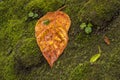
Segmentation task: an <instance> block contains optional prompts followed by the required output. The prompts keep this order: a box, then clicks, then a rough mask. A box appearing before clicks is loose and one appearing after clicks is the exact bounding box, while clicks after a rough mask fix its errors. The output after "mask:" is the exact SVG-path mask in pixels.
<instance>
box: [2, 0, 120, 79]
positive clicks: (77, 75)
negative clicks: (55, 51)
mask: <svg viewBox="0 0 120 80" xmlns="http://www.w3.org/2000/svg"><path fill="white" fill-rule="evenodd" d="M64 5H66V8H65V9H63V12H65V13H67V14H68V15H69V16H70V18H71V21H72V24H71V27H70V30H69V42H68V45H67V47H66V49H65V50H64V52H63V54H62V55H61V56H60V57H59V59H58V60H57V61H56V62H55V64H54V66H53V68H52V69H51V68H50V66H49V65H48V63H47V61H46V60H45V58H44V57H43V56H42V53H41V51H40V49H39V47H38V46H37V43H36V39H35V30H34V28H35V24H36V22H37V20H38V19H39V18H40V17H42V16H43V15H45V14H46V13H47V12H50V11H56V10H57V9H59V8H60V7H62V6H64ZM30 12H33V13H35V14H38V16H37V17H34V18H33V17H30V16H29V13H30ZM81 23H91V24H92V25H93V27H92V33H90V34H86V33H85V32H84V31H83V30H81V29H80V24H81ZM104 36H107V37H108V38H109V40H110V45H108V44H106V43H105V41H104ZM98 46H100V48H101V51H102V52H101V56H100V58H99V59H98V60H97V61H96V62H94V63H93V64H91V63H90V59H91V57H92V56H93V55H95V54H97V53H98ZM0 80H120V0H111V1H108V0H23V1H21V0H0Z"/></svg>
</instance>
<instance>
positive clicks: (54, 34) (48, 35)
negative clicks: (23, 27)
mask: <svg viewBox="0 0 120 80" xmlns="http://www.w3.org/2000/svg"><path fill="white" fill-rule="evenodd" d="M70 24H71V20H70V18H69V16H68V15H67V14H65V13H64V12H62V11H58V10H57V11H55V12H48V13H47V14H46V15H44V16H43V17H42V18H40V19H39V20H38V22H37V24H36V26H35V36H36V39H37V44H38V46H39V47H40V50H41V52H42V54H43V56H44V57H45V59H46V60H47V62H48V63H49V65H50V66H51V67H52V66H53V63H54V62H55V61H56V60H57V59H58V57H59V56H60V55H61V54H62V52H63V50H64V49H65V48H66V46H67V43H68V30H69V28H70Z"/></svg>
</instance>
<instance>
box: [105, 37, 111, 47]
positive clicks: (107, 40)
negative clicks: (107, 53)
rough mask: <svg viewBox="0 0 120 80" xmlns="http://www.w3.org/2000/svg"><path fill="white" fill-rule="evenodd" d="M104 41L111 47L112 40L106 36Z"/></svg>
mask: <svg viewBox="0 0 120 80" xmlns="http://www.w3.org/2000/svg"><path fill="white" fill-rule="evenodd" d="M104 41H105V43H106V44H107V45H110V40H109V38H108V37H107V36H104Z"/></svg>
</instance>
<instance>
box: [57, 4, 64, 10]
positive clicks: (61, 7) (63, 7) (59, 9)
mask: <svg viewBox="0 0 120 80" xmlns="http://www.w3.org/2000/svg"><path fill="white" fill-rule="evenodd" d="M65 7H66V5H64V6H62V7H61V8H59V9H58V10H57V11H61V10H62V9H64V8H65Z"/></svg>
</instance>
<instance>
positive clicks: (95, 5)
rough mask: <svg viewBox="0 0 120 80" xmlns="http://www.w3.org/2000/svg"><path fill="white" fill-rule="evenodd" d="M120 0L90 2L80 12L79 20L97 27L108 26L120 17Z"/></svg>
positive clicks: (93, 0)
mask: <svg viewBox="0 0 120 80" xmlns="http://www.w3.org/2000/svg"><path fill="white" fill-rule="evenodd" d="M119 10H120V0H111V1H108V0H89V1H88V2H87V3H85V4H84V6H83V7H82V9H81V10H80V11H79V14H78V15H79V19H80V21H82V22H91V23H93V24H94V25H96V26H99V27H104V26H106V25H108V24H109V23H110V22H111V21H112V20H113V19H114V18H115V17H116V16H117V15H119V14H118V13H119Z"/></svg>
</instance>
